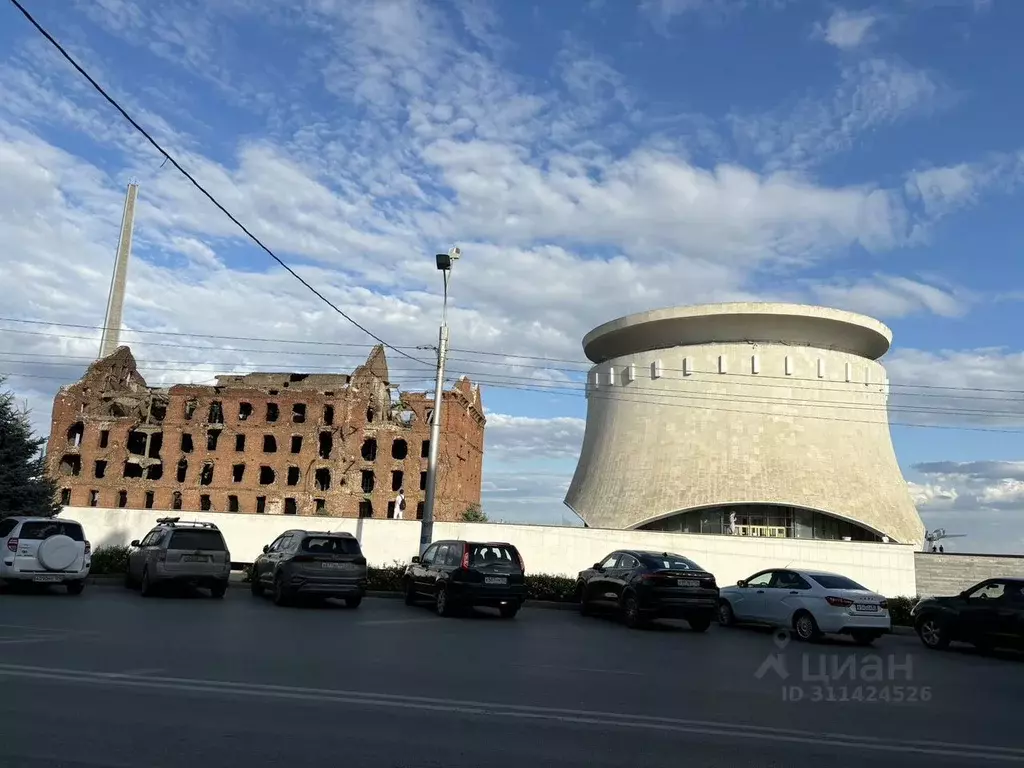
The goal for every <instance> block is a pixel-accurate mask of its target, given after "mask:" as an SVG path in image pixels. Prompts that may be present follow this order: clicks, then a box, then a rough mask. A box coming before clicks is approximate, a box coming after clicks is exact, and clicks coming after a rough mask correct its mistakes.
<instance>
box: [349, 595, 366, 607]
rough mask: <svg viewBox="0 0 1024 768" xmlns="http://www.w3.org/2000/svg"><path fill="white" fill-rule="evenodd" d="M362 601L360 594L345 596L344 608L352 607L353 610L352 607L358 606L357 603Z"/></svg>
mask: <svg viewBox="0 0 1024 768" xmlns="http://www.w3.org/2000/svg"><path fill="white" fill-rule="evenodd" d="M362 602H363V597H362V595H357V596H356V597H346V598H345V607H346V608H352V609H353V610H354V609H356V608H358V607H359V605H360V604H361V603H362Z"/></svg>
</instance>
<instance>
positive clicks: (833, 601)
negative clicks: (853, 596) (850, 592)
mask: <svg viewBox="0 0 1024 768" xmlns="http://www.w3.org/2000/svg"><path fill="white" fill-rule="evenodd" d="M825 602H826V603H828V604H829V605H834V606H836V607H837V608H848V607H850V606H851V605H853V600H847V599H846V598H845V597H832V595H828V596H827V597H826V598H825Z"/></svg>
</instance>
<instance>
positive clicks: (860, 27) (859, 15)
mask: <svg viewBox="0 0 1024 768" xmlns="http://www.w3.org/2000/svg"><path fill="white" fill-rule="evenodd" d="M877 22H878V17H877V16H875V15H874V14H873V13H870V12H868V11H859V12H852V11H847V10H844V9H842V8H838V9H836V10H835V11H834V12H833V13H832V15H831V16H830V17H829V19H828V21H827V22H826V23H825V25H824V26H822V27H819V33H820V34H821V35H822V36H823V37H824V39H825V41H826V42H827V43H829V44H830V45H834V46H835V47H836V48H839V49H840V50H842V51H850V50H853V49H854V48H857V47H859V46H860V45H862V44H863V43H864V42H865V41H866V40H867V37H868V33H869V32H870V31H871V28H872V27H873V26H875V24H876V23H877Z"/></svg>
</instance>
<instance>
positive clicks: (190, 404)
mask: <svg viewBox="0 0 1024 768" xmlns="http://www.w3.org/2000/svg"><path fill="white" fill-rule="evenodd" d="M197 405H198V403H196V401H195V400H186V401H185V418H186V419H189V420H191V418H192V417H193V416H194V415H195V412H196V406H197Z"/></svg>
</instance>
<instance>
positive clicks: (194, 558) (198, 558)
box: [181, 555, 210, 563]
mask: <svg viewBox="0 0 1024 768" xmlns="http://www.w3.org/2000/svg"><path fill="white" fill-rule="evenodd" d="M209 559H210V558H208V557H207V556H206V555H184V556H183V557H182V558H181V561H182V562H183V563H205V562H208V561H209Z"/></svg>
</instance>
